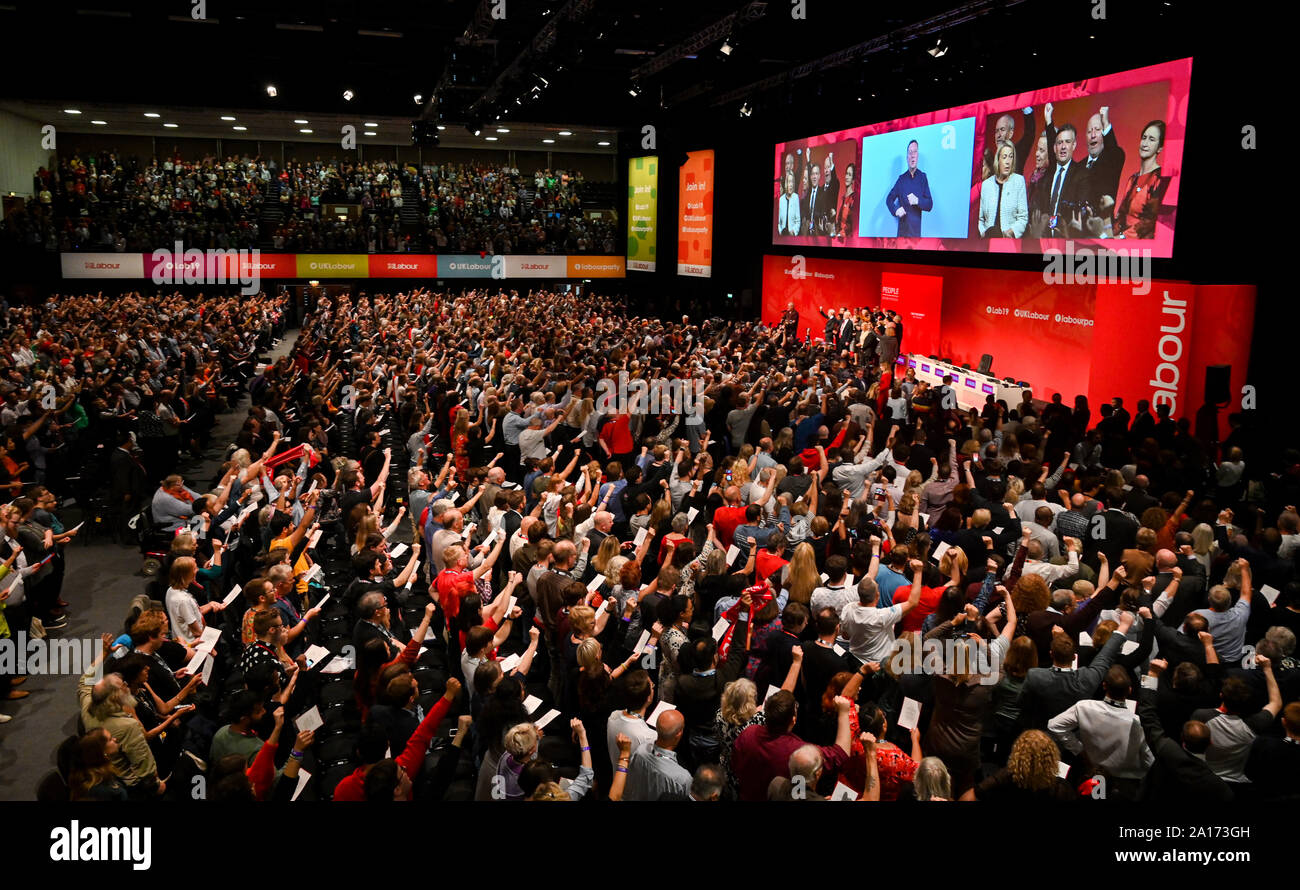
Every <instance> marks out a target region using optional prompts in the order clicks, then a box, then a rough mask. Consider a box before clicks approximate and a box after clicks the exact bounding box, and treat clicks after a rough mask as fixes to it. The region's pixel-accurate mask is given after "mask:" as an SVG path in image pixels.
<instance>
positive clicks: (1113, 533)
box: [1083, 489, 1138, 572]
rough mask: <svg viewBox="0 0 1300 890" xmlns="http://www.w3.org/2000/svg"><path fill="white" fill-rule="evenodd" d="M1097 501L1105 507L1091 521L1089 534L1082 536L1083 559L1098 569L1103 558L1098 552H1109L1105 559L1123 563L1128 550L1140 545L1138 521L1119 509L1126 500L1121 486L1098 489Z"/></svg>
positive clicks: (1113, 563) (1117, 563) (1114, 562)
mask: <svg viewBox="0 0 1300 890" xmlns="http://www.w3.org/2000/svg"><path fill="white" fill-rule="evenodd" d="M1097 500H1099V501H1101V503H1102V505H1103V506H1105V507H1106V509H1105V510H1103V511H1100V512H1098V513H1096V514H1095V515H1094V516H1093V517H1092V519H1091V520H1089V522H1088V534H1087V535H1086V536H1084V539H1083V561H1084V562H1085V563H1087V564H1088V565H1089V566H1091V567H1092V570H1093V571H1094V572H1095V571H1098V570H1099V567H1100V560H1098V559H1097V554H1098V553H1104V554H1106V560H1107V561H1108V562H1109V563H1110V564H1111V565H1113V566H1118V565H1120V564H1121V563H1122V562H1123V554H1124V551H1125V550H1128V549H1130V548H1134V547H1136V546H1137V531H1138V521H1137V520H1136V519H1134V518H1133V517H1132V516H1130V515H1129V514H1128V513H1125V512H1124V511H1123V510H1122V509H1120V504H1122V503H1123V502H1124V492H1123V491H1120V490H1119V489H1105V490H1103V491H1099V492H1097Z"/></svg>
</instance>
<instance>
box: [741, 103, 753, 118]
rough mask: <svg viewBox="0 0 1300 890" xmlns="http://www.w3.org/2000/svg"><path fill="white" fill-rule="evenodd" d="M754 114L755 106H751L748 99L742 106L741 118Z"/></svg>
mask: <svg viewBox="0 0 1300 890" xmlns="http://www.w3.org/2000/svg"><path fill="white" fill-rule="evenodd" d="M753 113H754V106H753V105H750V104H749V100H748V99H747V100H745V102H743V103H742V104H741V106H740V116H741V117H749V116H750V115H751V114H753Z"/></svg>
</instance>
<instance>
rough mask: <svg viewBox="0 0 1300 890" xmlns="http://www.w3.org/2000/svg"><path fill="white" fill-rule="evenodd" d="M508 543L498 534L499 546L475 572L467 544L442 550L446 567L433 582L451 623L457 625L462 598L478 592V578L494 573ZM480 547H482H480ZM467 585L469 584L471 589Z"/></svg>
mask: <svg viewBox="0 0 1300 890" xmlns="http://www.w3.org/2000/svg"><path fill="white" fill-rule="evenodd" d="M505 542H506V537H505V535H500V534H499V535H497V540H496V545H495V546H494V547H493V548H492V550H491V551H490V552H489V553H488V556H487V558H486V559H484V560H483V561H482V562H481V563H479V564H478V565H477V566H475V567H474V568H472V569H471V568H470V567H469V549H468V548H467V547H466V546H465V545H464V544H452V545H451V546H450V547H448V548H447V549H446V550H444V551H443V557H442V558H443V565H445V566H446V568H444V569H443V570H442V571H441V572H439V573H438V576H437V577H436V578H434V579H433V587H434V589H435V590H436V591H437V592H438V601H439V602H440V603H441V604H442V610H443V612H444V613H446V616H447V622H448V624H451V623H452V622H454V621H455V620H456V616H457V615H458V614H460V598H461V597H462V596H464V595H465V593H467V592H469V591H470V590H475V589H477V587H478V581H479V579H480V578H482V577H483V576H484V575H488V573H489V572H491V571H492V567H493V566H494V565H496V562H497V557H499V556H500V555H501V548H502V546H503V545H504V544H505ZM479 546H480V547H482V545H481V544H480V545H479ZM480 552H481V551H480ZM488 577H491V576H490V575H488ZM466 585H469V587H468V590H467V589H466Z"/></svg>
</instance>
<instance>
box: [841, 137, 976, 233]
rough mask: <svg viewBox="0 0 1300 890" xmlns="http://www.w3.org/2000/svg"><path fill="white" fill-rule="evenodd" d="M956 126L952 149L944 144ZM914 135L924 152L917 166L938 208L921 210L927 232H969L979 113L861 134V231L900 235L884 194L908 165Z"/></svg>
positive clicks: (887, 192) (923, 228)
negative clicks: (935, 122)
mask: <svg viewBox="0 0 1300 890" xmlns="http://www.w3.org/2000/svg"><path fill="white" fill-rule="evenodd" d="M948 127H952V128H954V129H955V130H956V133H955V134H954V139H955V142H952V143H950V144H952V145H953V147H952V148H950V149H945V148H944V147H943V141H944V130H945V129H946V128H948ZM913 139H915V140H916V141H917V142H918V143H919V144H918V146H917V147H918V148H919V149H920V158H919V159H918V160H917V163H916V168H917V169H918V170H920V171H921V172H922V173H924V174H925V176H926V179H928V180H929V183H930V196H931V197H932V198H933V199H934V209H933V210H931V211H930V212H928V213H922V214H921V237H922V238H965V237H967V236H968V234H969V228H970V212H971V211H970V208H971V196H970V190H971V159H972V158H973V157H974V156H975V154H974V152H975V118H973V117H964V118H961V119H959V120H955V121H948V122H946V123H941V124H929V125H928V126H924V127H912V128H911V129H908V130H897V131H895V132H893V133H879V134H877V135H875V136H867V137H866V138H865V139H863V140H862V165H861V168H860V169H861V173H860V174H859V175H860V176H861V177H862V201H861V204H860V206H859V211H858V213H859V216H858V235H859V236H860V237H863V238H896V237H898V219H897V217H895V216H893V215H892V214H891V213H890V212H889V209H888V208H887V207H886V206H885V196H886V195H888V194H889V190H890V189H891V188H893V187H894V181H895V180H896V179H898V177H899V176H900V175H902V173H903V172H904V171H905V170H906V169H907V143H909V142H911V141H912V140H913Z"/></svg>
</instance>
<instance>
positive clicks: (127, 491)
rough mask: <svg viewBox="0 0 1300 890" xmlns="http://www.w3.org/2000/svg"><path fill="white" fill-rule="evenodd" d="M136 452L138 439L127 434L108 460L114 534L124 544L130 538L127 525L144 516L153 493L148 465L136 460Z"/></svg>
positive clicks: (122, 436)
mask: <svg viewBox="0 0 1300 890" xmlns="http://www.w3.org/2000/svg"><path fill="white" fill-rule="evenodd" d="M134 448H135V436H134V435H132V434H131V433H130V432H128V431H127V430H123V431H122V432H121V434H120V435H119V436H118V442H117V447H116V448H114V449H113V452H112V454H110V455H109V456H108V479H109V504H108V507H109V510H110V511H111V512H112V514H113V515H114V516H115V518H116V519H117V523H116V527H115V528H114V533H115V534H117V535H119V536H120V537H121V539H122V540H126V539H127V537H128V536H129V534H130V530H129V529H128V528H127V526H126V524H127V522H129V521H130V520H131V519H132V518H133V517H134V516H135V515H136V514H137V513H139V512H140V503H141V500H142V499H143V498H144V497H145V496H146V495H147V494H148V493H149V482H148V477H147V475H146V474H145V470H144V464H142V463H141V462H140V459H139V458H138V457H136V455H135V452H134V450H133V449H134ZM119 511H120V512H119Z"/></svg>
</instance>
